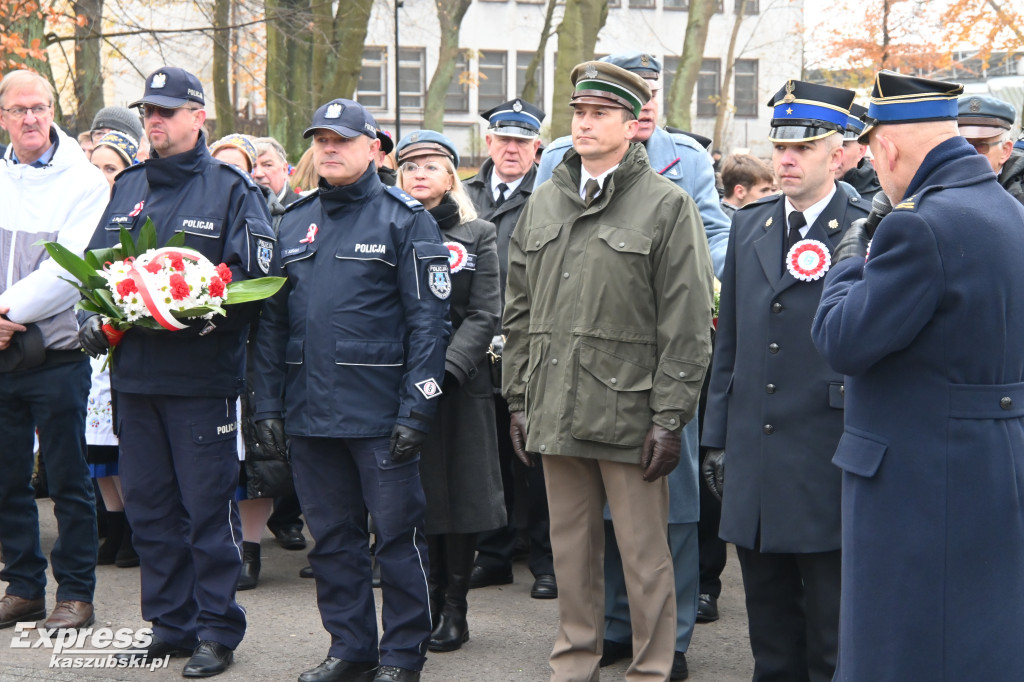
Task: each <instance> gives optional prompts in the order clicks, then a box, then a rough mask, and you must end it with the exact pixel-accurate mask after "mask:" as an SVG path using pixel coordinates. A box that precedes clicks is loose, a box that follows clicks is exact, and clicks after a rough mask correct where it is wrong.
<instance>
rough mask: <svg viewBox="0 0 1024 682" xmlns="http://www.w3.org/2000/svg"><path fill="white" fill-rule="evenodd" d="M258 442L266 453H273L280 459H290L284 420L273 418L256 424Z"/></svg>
mask: <svg viewBox="0 0 1024 682" xmlns="http://www.w3.org/2000/svg"><path fill="white" fill-rule="evenodd" d="M256 442H257V443H259V445H260V447H261V448H263V450H264V452H265V453H267V454H269V453H273V454H274V455H276V456H277V457H278V458H279V459H287V458H288V444H287V443H286V442H285V437H284V420H283V419H280V418H277V417H272V418H270V419H261V420H259V421H258V422H256Z"/></svg>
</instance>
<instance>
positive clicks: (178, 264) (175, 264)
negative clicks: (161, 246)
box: [170, 254, 185, 272]
mask: <svg viewBox="0 0 1024 682" xmlns="http://www.w3.org/2000/svg"><path fill="white" fill-rule="evenodd" d="M170 260H171V269H172V270H177V271H178V272H184V270H185V261H184V260H182V258H181V256H180V255H177V254H175V255H173V256H170Z"/></svg>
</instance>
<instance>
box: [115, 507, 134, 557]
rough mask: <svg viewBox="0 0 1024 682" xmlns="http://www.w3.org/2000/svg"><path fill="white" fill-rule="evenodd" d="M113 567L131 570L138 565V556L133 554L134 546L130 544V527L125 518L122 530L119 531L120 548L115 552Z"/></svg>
mask: <svg viewBox="0 0 1024 682" xmlns="http://www.w3.org/2000/svg"><path fill="white" fill-rule="evenodd" d="M114 565H115V566H117V567H118V568H132V567H134V566H138V565H139V555H138V554H136V553H135V545H134V544H132V526H131V524H130V523H128V519H127V517H126V518H125V520H124V528H122V529H121V546H120V547H119V548H118V550H117V557H116V558H115V559H114Z"/></svg>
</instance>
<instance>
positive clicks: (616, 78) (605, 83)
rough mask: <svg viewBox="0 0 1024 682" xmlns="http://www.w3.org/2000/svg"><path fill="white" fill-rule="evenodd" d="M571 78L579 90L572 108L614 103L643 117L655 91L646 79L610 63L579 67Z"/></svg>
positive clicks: (570, 102) (574, 97)
mask: <svg viewBox="0 0 1024 682" xmlns="http://www.w3.org/2000/svg"><path fill="white" fill-rule="evenodd" d="M569 78H570V79H572V84H573V86H575V88H576V89H575V90H573V93H572V98H571V99H570V101H569V104H570V105H571V106H575V105H577V104H601V105H604V106H608V105H609V104H612V105H615V106H619V107H622V108H623V109H626V110H628V111H630V112H632V114H633V117H634V118H639V117H640V110H641V109H642V108H643V106H644V105H645V104H647V102H648V101H650V99H651V88H650V86H649V85H647V82H646V81H645V80H644V79H643V78H641V77H640V76H638V75H636V74H635V73H633V72H632V71H627V70H625V69H623V68H620V67H618V66H615V65H614V64H609V63H608V62H583V63H582V64H577V65H576V66H575V67H573V70H572V73H571V74H569Z"/></svg>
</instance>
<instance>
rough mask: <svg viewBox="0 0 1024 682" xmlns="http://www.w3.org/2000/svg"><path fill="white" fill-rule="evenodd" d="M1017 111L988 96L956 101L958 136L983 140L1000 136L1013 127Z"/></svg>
mask: <svg viewBox="0 0 1024 682" xmlns="http://www.w3.org/2000/svg"><path fill="white" fill-rule="evenodd" d="M1016 120H1017V111H1016V110H1015V109H1014V108H1013V105H1012V104H1009V103H1007V102H1004V101H1003V100H1001V99H996V98H995V97H991V96H989V95H971V96H969V97H960V98H959V99H958V100H957V117H956V122H957V125H958V126H960V135H961V136H962V137H967V138H970V139H972V140H973V139H979V138H980V139H984V138H986V137H995V136H996V135H1002V134H1003V133H1005V132H1006V131H1007V130H1009V129H1010V128H1012V127H1013V122H1014V121H1016Z"/></svg>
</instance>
